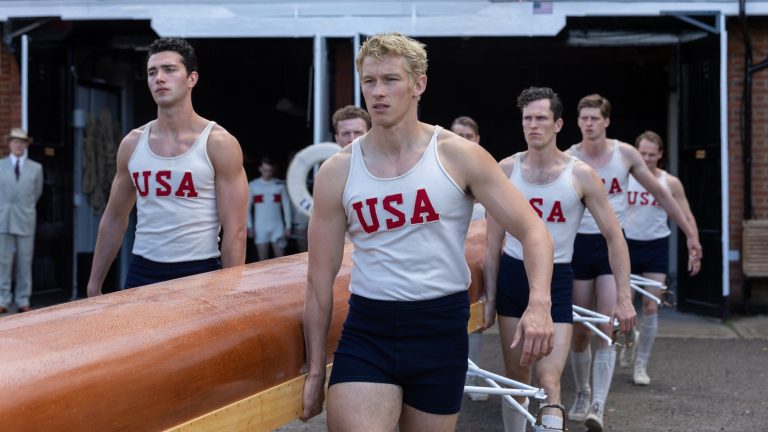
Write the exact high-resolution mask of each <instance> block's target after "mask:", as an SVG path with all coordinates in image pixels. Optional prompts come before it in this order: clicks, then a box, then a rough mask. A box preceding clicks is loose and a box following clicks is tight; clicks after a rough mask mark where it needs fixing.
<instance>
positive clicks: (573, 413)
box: [568, 94, 702, 431]
mask: <svg viewBox="0 0 768 432" xmlns="http://www.w3.org/2000/svg"><path fill="white" fill-rule="evenodd" d="M577 109H578V115H579V117H578V124H579V129H581V134H582V140H581V142H580V143H578V144H575V145H573V146H572V147H571V148H570V149H569V151H570V153H571V154H572V155H574V156H576V157H578V158H579V159H581V160H582V161H584V162H586V163H587V164H588V165H589V166H591V167H592V168H594V169H595V170H596V171H597V172H598V174H601V177H603V178H602V181H603V183H604V186H605V191H606V192H607V193H608V200H609V201H610V203H611V205H612V206H613V208H614V211H615V212H616V217H617V218H618V220H619V223H622V221H623V220H624V216H625V211H626V206H627V201H626V189H627V182H628V178H629V174H632V175H633V176H634V177H635V178H636V179H637V181H639V182H640V183H641V184H642V185H643V186H645V188H646V189H647V190H648V191H649V192H651V193H652V194H653V195H654V196H655V197H656V199H657V201H658V202H659V204H660V205H661V206H662V207H663V208H664V210H665V211H666V212H667V213H668V214H669V215H670V217H671V218H672V220H674V221H675V223H677V224H678V226H679V227H680V228H681V229H682V230H683V232H685V234H686V236H687V238H688V255H689V267H690V266H692V265H693V263H695V262H697V261H699V260H700V259H701V256H702V251H701V245H700V244H699V237H698V233H697V232H696V230H695V228H694V227H692V226H691V225H690V224H689V223H688V222H687V221H686V219H685V215H684V213H683V211H682V210H681V209H680V206H679V205H678V204H677V202H675V200H674V198H673V197H672V195H671V194H669V192H667V191H666V190H665V189H663V188H662V187H661V186H660V185H659V182H658V181H656V179H655V178H654V177H653V174H651V172H650V171H649V170H648V167H646V165H645V163H644V162H643V159H642V157H641V156H640V153H638V152H637V149H635V148H634V147H632V146H631V145H629V144H626V143H623V142H619V141H618V140H609V139H608V138H606V129H607V128H608V125H609V124H610V116H611V105H610V102H608V100H607V99H605V98H603V97H602V96H600V95H598V94H593V95H588V96H585V97H583V98H582V99H581V100H580V101H579V104H578V108H577ZM595 231H596V230H595V227H594V222H593V221H592V220H591V217H590V216H589V214H588V213H585V215H584V218H583V219H582V225H581V227H580V228H579V234H578V235H577V237H576V242H575V249H574V258H573V271H574V282H573V303H574V304H576V305H578V306H582V307H587V308H593V307H596V308H597V311H598V312H600V313H602V314H604V315H608V316H613V315H614V314H615V316H616V317H618V318H619V321H620V322H621V331H622V332H629V331H630V330H631V325H630V323H631V322H633V321H634V317H635V310H634V307H633V306H632V295H631V292H630V288H629V286H627V287H618V286H616V283H615V279H614V278H613V277H612V276H611V275H610V274H609V272H610V270H607V263H606V261H607V258H605V255H606V253H605V246H604V245H601V244H600V243H599V242H600V240H599V238H598V237H597V236H596V235H595ZM612 327H613V326H612V325H611V324H601V325H600V328H601V330H602V331H603V332H605V333H608V334H610V333H611V332H612V331H613V328H612ZM590 336H591V333H590V331H589V329H587V328H586V327H584V326H582V325H576V326H575V327H574V330H573V344H572V345H573V352H572V353H571V364H572V366H573V372H574V379H575V381H576V391H577V395H576V400H575V401H574V404H573V406H572V407H571V409H570V411H569V413H568V417H569V418H570V419H571V420H574V421H582V420H583V421H585V423H586V426H587V428H588V429H589V430H590V431H602V430H603V426H604V425H603V414H604V412H605V401H606V399H607V398H608V391H609V389H610V386H611V380H612V377H613V369H614V366H615V363H616V352H615V350H614V349H613V347H612V346H608V344H607V342H605V341H603V340H599V341H598V343H597V350H596V352H595V362H594V368H593V375H594V378H593V380H594V385H593V386H590V379H589V378H590V377H589V375H590V373H589V370H590V369H589V367H590V364H591V362H592V358H591V351H590V347H589V339H590Z"/></svg>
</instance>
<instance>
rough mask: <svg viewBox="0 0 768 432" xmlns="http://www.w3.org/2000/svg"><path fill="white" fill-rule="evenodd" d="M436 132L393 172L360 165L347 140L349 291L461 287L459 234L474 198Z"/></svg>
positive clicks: (414, 296) (426, 292) (444, 291)
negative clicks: (445, 159) (404, 168)
mask: <svg viewBox="0 0 768 432" xmlns="http://www.w3.org/2000/svg"><path fill="white" fill-rule="evenodd" d="M440 130H441V128H440V127H439V126H436V127H435V132H434V134H433V135H432V139H431V140H430V142H429V145H428V146H427V148H426V149H425V150H424V154H423V155H422V156H421V158H420V159H419V161H418V162H417V163H416V165H414V167H413V168H411V169H410V170H409V171H408V172H406V173H405V174H403V175H400V176H397V177H392V178H379V177H375V176H374V175H373V174H371V173H370V171H368V169H367V168H366V166H365V161H364V159H363V154H362V151H361V148H360V140H359V139H356V140H355V141H354V142H353V143H352V159H351V162H350V169H349V177H348V178H347V184H346V186H345V187H344V195H343V203H344V209H345V211H346V214H347V231H348V232H349V236H350V238H351V240H352V243H353V244H354V245H355V249H354V252H353V253H352V262H353V267H352V281H351V283H350V286H349V289H350V291H351V292H352V293H353V294H357V295H360V296H363V297H367V298H371V299H377V300H427V299H434V298H438V297H443V296H445V295H448V294H453V293H456V292H459V291H463V290H466V289H467V287H468V286H469V282H470V274H469V267H468V266H467V261H466V258H465V257H464V240H465V238H466V236H467V229H468V226H469V220H470V217H471V216H472V206H473V205H472V204H473V199H472V198H471V197H469V196H468V195H467V194H465V193H464V191H463V190H462V189H461V188H460V187H459V185H458V184H456V182H455V181H454V180H453V179H452V178H451V177H450V176H449V175H448V173H447V172H446V171H445V168H444V167H443V165H442V164H441V163H440V160H439V158H438V154H437V137H438V135H439V133H440Z"/></svg>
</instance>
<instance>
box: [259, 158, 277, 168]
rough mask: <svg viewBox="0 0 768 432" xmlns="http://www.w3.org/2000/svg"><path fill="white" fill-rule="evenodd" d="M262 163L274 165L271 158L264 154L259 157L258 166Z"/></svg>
mask: <svg viewBox="0 0 768 432" xmlns="http://www.w3.org/2000/svg"><path fill="white" fill-rule="evenodd" d="M262 165H269V166H271V167H274V166H275V163H274V162H272V159H271V158H270V157H268V156H265V157H263V158H261V162H259V166H262Z"/></svg>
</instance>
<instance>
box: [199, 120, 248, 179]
mask: <svg viewBox="0 0 768 432" xmlns="http://www.w3.org/2000/svg"><path fill="white" fill-rule="evenodd" d="M206 152H207V153H208V158H210V160H211V164H213V169H214V170H216V171H219V170H222V169H224V170H229V169H231V170H235V171H238V170H240V169H242V167H243V150H242V148H240V143H239V142H238V141H237V138H235V137H234V136H233V135H232V134H230V133H229V132H227V130H226V129H224V128H223V127H221V126H219V125H214V126H213V128H212V129H211V133H210V134H209V135H208V143H207V145H206Z"/></svg>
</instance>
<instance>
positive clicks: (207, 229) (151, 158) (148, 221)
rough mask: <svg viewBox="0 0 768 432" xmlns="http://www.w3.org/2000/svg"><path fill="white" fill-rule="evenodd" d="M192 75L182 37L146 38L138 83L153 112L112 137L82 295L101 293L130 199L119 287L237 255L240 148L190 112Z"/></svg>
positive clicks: (241, 256) (231, 260) (242, 208)
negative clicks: (132, 235) (133, 216)
mask: <svg viewBox="0 0 768 432" xmlns="http://www.w3.org/2000/svg"><path fill="white" fill-rule="evenodd" d="M198 79H199V77H198V72H197V57H196V56H195V51H194V48H193V47H192V46H191V45H190V44H189V43H188V42H187V41H185V40H183V39H177V38H161V39H158V40H156V41H155V42H154V43H152V45H150V47H149V56H148V58H147V84H148V86H149V91H150V93H151V94H152V97H153V98H154V100H155V103H156V104H157V119H155V120H153V121H151V122H149V123H147V124H146V125H144V126H141V127H139V128H137V129H134V130H133V131H131V132H130V133H129V134H128V135H127V136H126V137H125V138H123V141H122V142H121V143H120V148H119V149H118V152H117V173H116V174H115V179H114V180H113V182H112V190H111V192H110V196H109V202H108V203H107V208H106V210H105V211H104V215H103V216H102V218H101V223H100V224H99V235H98V238H97V240H96V249H95V252H94V257H93V265H92V267H91V275H90V279H89V281H88V296H89V297H90V296H95V295H100V294H101V286H102V284H103V282H104V277H105V276H106V273H107V270H108V269H109V266H110V264H111V263H112V261H113V260H114V259H115V256H116V255H117V251H118V249H119V248H120V244H121V243H122V241H123V237H124V235H125V229H126V227H127V225H128V216H129V215H130V212H131V209H132V208H133V205H134V204H136V208H137V214H138V216H137V224H136V241H135V243H134V246H133V259H132V260H131V264H130V267H129V269H128V276H127V278H126V282H125V287H126V288H130V287H136V286H142V285H148V284H151V283H155V282H162V281H165V280H170V279H175V278H179V277H184V276H189V275H192V274H197V273H203V272H206V271H211V270H216V269H219V268H221V267H231V266H235V265H239V264H243V263H244V262H245V236H246V229H245V216H246V210H247V209H246V207H247V202H248V181H247V178H246V176H245V170H244V169H243V154H242V150H241V148H240V144H239V143H238V142H237V139H235V137H233V136H232V135H231V134H230V133H229V132H227V131H226V130H225V129H224V128H222V127H221V126H218V125H217V124H216V123H215V122H213V121H210V120H207V119H205V118H203V117H201V116H199V115H198V114H197V113H196V112H195V110H194V108H193V106H192V89H193V88H194V87H195V85H196V84H197V81H198ZM222 228H223V236H222V238H221V251H220V250H219V246H218V243H219V232H220V231H221V230H222Z"/></svg>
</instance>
